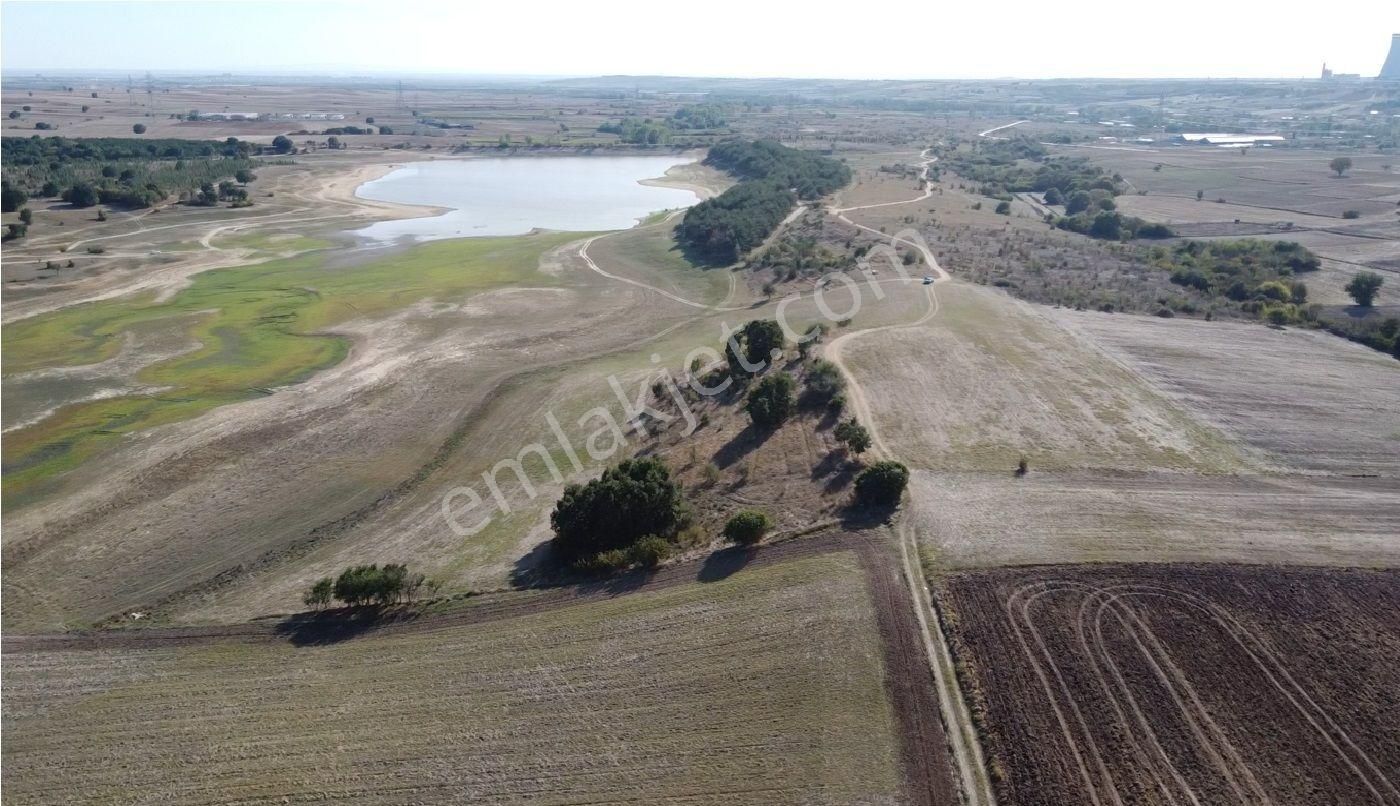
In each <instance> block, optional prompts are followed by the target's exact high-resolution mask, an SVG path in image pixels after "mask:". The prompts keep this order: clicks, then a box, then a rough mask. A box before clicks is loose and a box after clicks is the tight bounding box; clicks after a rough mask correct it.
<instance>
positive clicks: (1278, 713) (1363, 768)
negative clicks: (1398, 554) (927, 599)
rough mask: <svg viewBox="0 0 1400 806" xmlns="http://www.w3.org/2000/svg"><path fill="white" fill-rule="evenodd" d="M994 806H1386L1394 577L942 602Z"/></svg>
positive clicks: (1319, 573)
mask: <svg viewBox="0 0 1400 806" xmlns="http://www.w3.org/2000/svg"><path fill="white" fill-rule="evenodd" d="M940 598H941V599H942V602H943V608H944V609H945V611H946V612H947V613H948V615H949V620H950V622H951V623H952V624H953V625H954V626H953V628H952V633H953V635H954V638H955V645H956V646H957V648H958V657H959V663H960V665H961V666H962V672H963V674H964V676H965V679H967V680H970V681H974V682H973V685H974V686H975V687H976V690H977V692H978V694H977V698H976V699H977V702H978V705H979V711H980V721H981V727H982V731H983V735H984V737H985V739H986V743H987V747H988V749H989V751H990V753H991V756H992V759H993V761H992V764H993V765H994V770H995V771H996V773H997V787H998V795H999V798H1000V802H1001V803H1003V804H1007V806H1011V804H1063V803H1120V802H1121V803H1143V804H1157V803H1161V804H1168V803H1183V802H1199V803H1236V802H1238V803H1255V802H1297V803H1378V804H1394V803H1400V790H1397V788H1396V785H1397V783H1400V782H1397V781H1396V779H1395V770H1396V769H1400V727H1397V725H1396V724H1395V722H1394V720H1393V719H1390V718H1389V714H1390V713H1392V712H1393V710H1394V708H1393V700H1394V696H1393V691H1394V689H1395V688H1396V686H1397V685H1398V684H1400V681H1397V680H1396V679H1395V669H1396V668H1397V664H1398V663H1400V639H1397V636H1400V621H1397V614H1400V575H1397V574H1396V573H1395V572H1394V571H1383V572H1366V571H1344V570H1332V571H1324V570H1313V569H1288V570H1284V569H1275V568H1251V569H1240V568H1231V567H1221V566H1176V567H1173V566H1109V567H1101V568H1081V567H1066V566H1060V567H1049V568H1038V569H1032V570H1011V569H1006V570H998V571H986V572H974V573H964V574H956V575H953V576H951V577H948V578H947V579H946V580H945V581H944V584H943V586H942V591H941V596H940Z"/></svg>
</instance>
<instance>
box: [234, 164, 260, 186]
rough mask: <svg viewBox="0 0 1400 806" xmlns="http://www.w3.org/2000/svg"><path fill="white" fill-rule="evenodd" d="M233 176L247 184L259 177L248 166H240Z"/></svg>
mask: <svg viewBox="0 0 1400 806" xmlns="http://www.w3.org/2000/svg"><path fill="white" fill-rule="evenodd" d="M233 178H234V179H237V180H238V181H239V182H240V183H241V184H244V185H246V184H248V183H249V182H251V181H253V180H254V179H257V178H258V177H257V174H254V173H253V172H252V171H250V170H248V169H247V168H239V169H238V170H237V171H235V172H234V174H233Z"/></svg>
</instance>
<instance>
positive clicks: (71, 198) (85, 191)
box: [63, 182, 98, 207]
mask: <svg viewBox="0 0 1400 806" xmlns="http://www.w3.org/2000/svg"><path fill="white" fill-rule="evenodd" d="M63 200H64V201H66V202H68V203H69V204H71V205H73V206H74V207H91V206H93V205H94V204H97V201H98V198H97V188H95V187H93V186H92V185H89V184H88V183H86V182H78V183H76V184H74V185H73V186H72V187H70V188H68V189H67V190H65V191H63Z"/></svg>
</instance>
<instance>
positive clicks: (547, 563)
mask: <svg viewBox="0 0 1400 806" xmlns="http://www.w3.org/2000/svg"><path fill="white" fill-rule="evenodd" d="M562 565H563V563H562V562H561V561H560V559H559V557H558V555H556V554H555V553H554V541H552V540H546V541H544V542H542V543H540V544H539V545H538V546H535V547H534V548H532V549H530V550H529V551H528V552H526V553H525V555H524V556H522V557H521V558H520V559H518V560H516V561H515V565H514V566H512V567H511V569H510V585H511V587H513V588H535V587H539V586H541V585H547V584H549V581H550V579H551V578H552V577H556V576H558V569H559V567H561V566H562Z"/></svg>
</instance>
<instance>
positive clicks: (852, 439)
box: [836, 417, 871, 456]
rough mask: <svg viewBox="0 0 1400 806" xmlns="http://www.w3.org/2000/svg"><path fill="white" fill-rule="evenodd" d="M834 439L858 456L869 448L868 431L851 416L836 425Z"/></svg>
mask: <svg viewBox="0 0 1400 806" xmlns="http://www.w3.org/2000/svg"><path fill="white" fill-rule="evenodd" d="M836 440H837V441H838V442H841V443H842V444H844V445H845V446H846V449H847V450H848V451H850V452H851V453H852V454H853V455H855V456H859V455H860V454H862V453H865V452H866V451H868V450H870V444H871V439H870V432H869V431H867V430H866V428H865V426H863V425H861V424H860V423H858V422H856V419H855V418H854V417H852V418H851V419H849V420H845V421H843V422H841V423H840V424H839V425H837V426H836Z"/></svg>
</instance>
